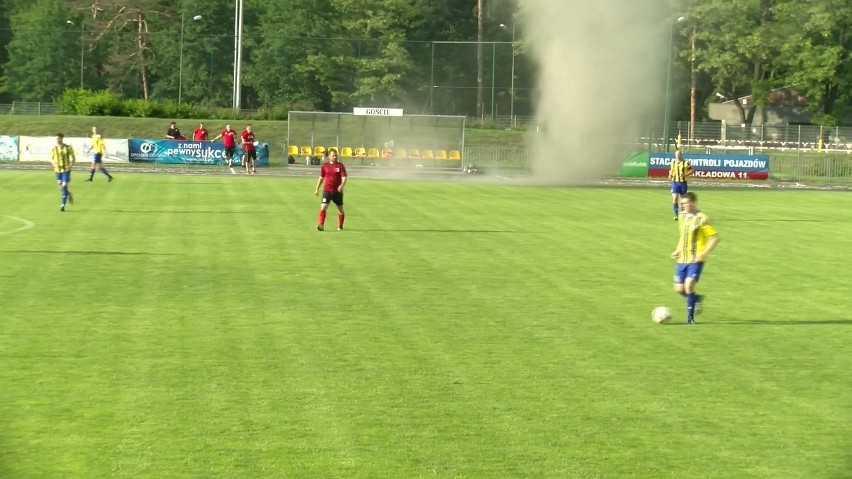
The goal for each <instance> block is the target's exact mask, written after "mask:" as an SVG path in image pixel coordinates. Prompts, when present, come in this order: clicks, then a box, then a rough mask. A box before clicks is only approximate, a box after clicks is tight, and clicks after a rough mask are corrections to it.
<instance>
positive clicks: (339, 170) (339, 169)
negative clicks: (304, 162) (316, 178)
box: [320, 161, 346, 193]
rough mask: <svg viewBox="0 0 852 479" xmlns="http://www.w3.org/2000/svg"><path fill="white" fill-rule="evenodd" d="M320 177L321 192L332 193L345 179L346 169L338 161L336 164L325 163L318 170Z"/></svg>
mask: <svg viewBox="0 0 852 479" xmlns="http://www.w3.org/2000/svg"><path fill="white" fill-rule="evenodd" d="M320 176H321V177H322V178H323V180H324V181H323V184H324V186H323V190H325V191H328V192H329V193H333V192H335V191H337V187H338V186H340V184H341V183H343V178H346V167H345V166H343V163H341V162H339V161H338V162H337V163H332V162H330V161H328V162H325V163H323V164H322V167H321V168H320Z"/></svg>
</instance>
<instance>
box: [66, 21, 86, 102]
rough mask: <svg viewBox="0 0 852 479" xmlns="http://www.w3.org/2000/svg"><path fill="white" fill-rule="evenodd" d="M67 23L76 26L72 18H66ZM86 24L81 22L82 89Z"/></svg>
mask: <svg viewBox="0 0 852 479" xmlns="http://www.w3.org/2000/svg"><path fill="white" fill-rule="evenodd" d="M65 23H67V24H68V25H71V26H74V22H73V21H71V20H65ZM85 35H86V25H85V24H84V23H83V22H80V89H81V90H82V89H83V66H84V65H85V54H86V42H85Z"/></svg>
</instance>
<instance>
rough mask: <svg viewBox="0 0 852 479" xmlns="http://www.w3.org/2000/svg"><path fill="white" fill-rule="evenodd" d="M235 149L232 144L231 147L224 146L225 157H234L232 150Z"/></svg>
mask: <svg viewBox="0 0 852 479" xmlns="http://www.w3.org/2000/svg"><path fill="white" fill-rule="evenodd" d="M236 149H237V148H236V147H233V146H232V147H227V146H226V147H225V158H227V159H229V160H230V159H231V158H233V157H234V150H236Z"/></svg>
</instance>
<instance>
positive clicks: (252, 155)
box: [243, 150, 257, 160]
mask: <svg viewBox="0 0 852 479" xmlns="http://www.w3.org/2000/svg"><path fill="white" fill-rule="evenodd" d="M243 152H244V153H245V155H246V158H250V159H252V160H256V159H257V151H256V150H243Z"/></svg>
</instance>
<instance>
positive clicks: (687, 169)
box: [669, 158, 692, 183]
mask: <svg viewBox="0 0 852 479" xmlns="http://www.w3.org/2000/svg"><path fill="white" fill-rule="evenodd" d="M690 173H692V164H691V163H690V162H688V161H686V160H678V159H677V158H675V159H674V160H672V164H671V166H669V179H670V180H672V181H675V182H678V183H680V182H684V181H686V177H687V176H689V174H690Z"/></svg>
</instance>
